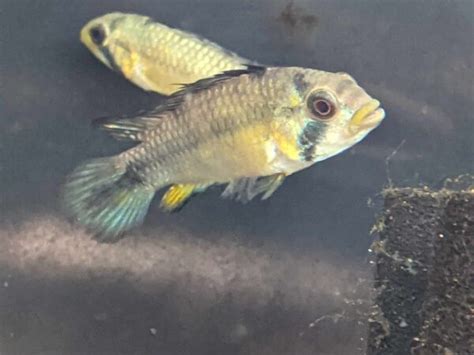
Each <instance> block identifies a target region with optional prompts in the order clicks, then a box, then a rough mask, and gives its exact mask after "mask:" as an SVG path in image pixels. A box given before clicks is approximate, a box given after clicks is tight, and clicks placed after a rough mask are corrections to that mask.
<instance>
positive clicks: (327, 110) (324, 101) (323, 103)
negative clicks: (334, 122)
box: [308, 92, 336, 120]
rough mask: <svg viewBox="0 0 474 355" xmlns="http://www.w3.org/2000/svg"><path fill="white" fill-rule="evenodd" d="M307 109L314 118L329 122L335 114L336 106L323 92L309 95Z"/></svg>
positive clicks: (329, 96)
mask: <svg viewBox="0 0 474 355" xmlns="http://www.w3.org/2000/svg"><path fill="white" fill-rule="evenodd" d="M308 109H309V111H310V112H311V114H312V115H313V117H314V118H317V119H319V120H329V119H330V118H332V117H333V116H334V114H335V113H336V104H335V101H334V99H333V98H332V97H331V95H329V94H327V93H325V92H316V93H313V94H311V96H310V97H309V99H308Z"/></svg>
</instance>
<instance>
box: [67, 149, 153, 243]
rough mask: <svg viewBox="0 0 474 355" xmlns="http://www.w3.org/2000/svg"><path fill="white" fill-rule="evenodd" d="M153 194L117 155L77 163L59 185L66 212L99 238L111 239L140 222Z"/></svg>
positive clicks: (104, 240)
mask: <svg viewBox="0 0 474 355" xmlns="http://www.w3.org/2000/svg"><path fill="white" fill-rule="evenodd" d="M154 194H155V190H154V189H153V188H152V187H149V186H146V185H145V184H143V182H142V181H141V180H140V179H139V177H138V176H136V174H135V173H134V172H133V171H132V170H130V169H128V168H127V165H126V164H125V163H123V162H121V161H119V160H118V159H117V157H111V158H99V159H93V160H90V161H87V162H85V163H83V164H82V165H80V166H78V167H77V168H76V169H75V170H74V171H73V172H72V173H71V174H70V175H69V177H68V179H67V181H66V184H65V185H64V188H63V194H62V195H63V196H62V198H63V204H64V207H65V209H66V211H67V212H68V213H69V215H70V216H71V217H72V218H74V219H75V220H76V221H77V222H79V224H81V225H83V226H85V227H86V228H87V229H88V230H90V231H91V232H93V233H94V235H95V236H94V239H96V240H98V241H100V242H106V243H114V242H116V241H118V240H119V239H121V238H122V237H123V235H124V232H126V231H128V230H130V229H131V228H133V227H136V226H138V225H140V224H141V223H142V222H143V220H144V218H145V215H146V213H147V211H148V206H149V205H150V202H151V200H152V199H153V196H154Z"/></svg>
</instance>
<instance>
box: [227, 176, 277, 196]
mask: <svg viewBox="0 0 474 355" xmlns="http://www.w3.org/2000/svg"><path fill="white" fill-rule="evenodd" d="M285 178H286V175H285V174H284V173H279V174H274V175H269V176H261V177H250V178H249V177H246V178H241V179H237V180H233V181H231V182H230V183H229V184H228V185H227V187H226V188H225V190H224V192H223V193H222V195H221V196H222V197H224V198H232V199H235V200H237V201H240V202H242V203H247V202H249V201H250V200H252V199H253V198H254V197H255V196H257V195H259V194H263V196H262V200H266V199H267V198H269V197H270V196H271V195H272V194H273V193H274V192H275V191H276V190H277V189H278V188H279V187H280V185H281V184H282V183H283V181H284V180H285Z"/></svg>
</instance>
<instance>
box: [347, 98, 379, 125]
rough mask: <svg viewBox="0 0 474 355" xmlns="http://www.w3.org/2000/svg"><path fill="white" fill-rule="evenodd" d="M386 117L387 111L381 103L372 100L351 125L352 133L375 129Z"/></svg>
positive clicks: (361, 109) (358, 112)
mask: <svg viewBox="0 0 474 355" xmlns="http://www.w3.org/2000/svg"><path fill="white" fill-rule="evenodd" d="M384 117H385V111H384V109H383V108H381V107H380V101H378V100H375V99H373V100H371V101H369V102H368V103H366V104H365V105H363V106H362V107H361V108H359V109H358V110H357V111H356V113H355V114H354V116H353V117H352V120H351V122H350V125H349V129H350V131H352V132H356V131H360V130H364V129H368V128H375V127H376V126H377V125H378V124H379V123H380V122H381V121H382V120H383V119H384Z"/></svg>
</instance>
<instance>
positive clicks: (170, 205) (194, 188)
mask: <svg viewBox="0 0 474 355" xmlns="http://www.w3.org/2000/svg"><path fill="white" fill-rule="evenodd" d="M208 186H209V185H195V184H175V185H172V186H171V187H170V188H169V189H168V190H167V191H166V192H165V194H164V195H163V197H162V198H161V204H160V207H161V209H162V210H163V211H165V212H177V211H179V210H180V209H181V208H183V206H184V205H185V204H186V202H188V201H189V199H190V198H191V197H192V196H193V195H195V194H196V193H200V192H203V191H204V190H206V188H207V187H208Z"/></svg>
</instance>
